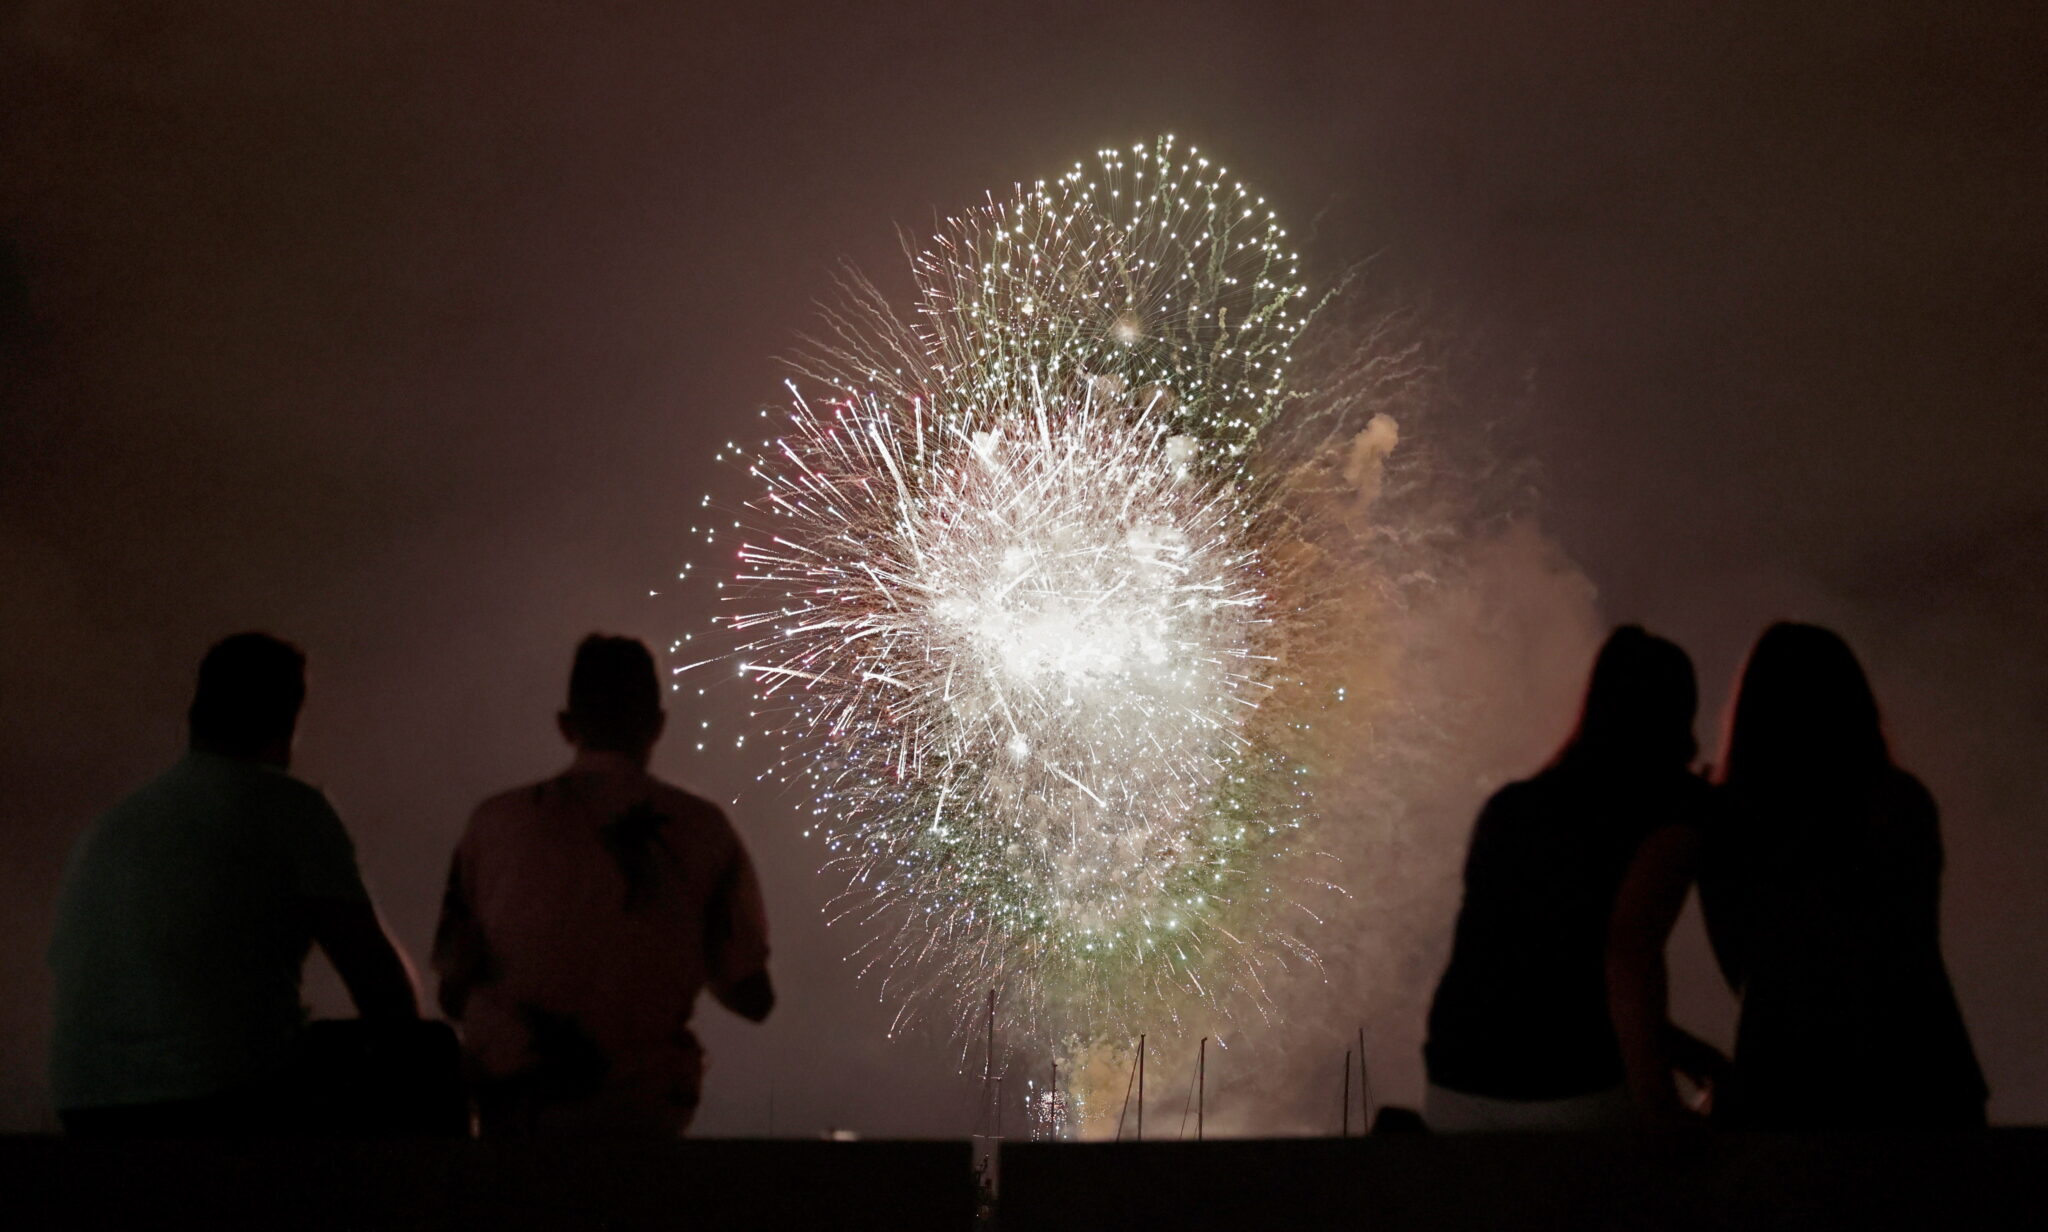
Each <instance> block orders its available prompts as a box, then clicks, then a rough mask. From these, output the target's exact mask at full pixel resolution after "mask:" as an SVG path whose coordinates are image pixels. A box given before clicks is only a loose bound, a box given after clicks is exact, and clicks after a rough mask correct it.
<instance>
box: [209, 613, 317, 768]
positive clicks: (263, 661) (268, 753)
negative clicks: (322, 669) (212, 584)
mask: <svg viewBox="0 0 2048 1232" xmlns="http://www.w3.org/2000/svg"><path fill="white" fill-rule="evenodd" d="M305 700H306V656H305V653H304V652H303V651H301V650H300V649H299V648H298V647H297V646H294V645H292V644H291V643H290V642H286V641H282V640H280V639H278V638H274V637H272V636H270V635H269V634H267V633H237V634H235V635H234V636H233V637H230V638H227V639H225V640H223V641H221V642H220V643H218V644H217V645H215V646H214V648H213V649H211V650H209V651H207V652H206V658H204V659H202V660H201V661H200V663H199V685H198V687H197V688H196V689H195V690H193V694H192V709H191V710H190V711H189V712H188V718H189V720H190V723H191V730H192V747H193V748H195V749H199V750H201V751H203V752H208V753H219V754H222V755H224V756H227V757H243V758H249V759H251V760H255V761H267V762H272V763H274V764H276V765H279V766H289V765H290V764H291V757H292V736H293V733H294V732H295V731H296V730H297V728H298V722H299V707H300V706H301V705H302V704H304V702H305Z"/></svg>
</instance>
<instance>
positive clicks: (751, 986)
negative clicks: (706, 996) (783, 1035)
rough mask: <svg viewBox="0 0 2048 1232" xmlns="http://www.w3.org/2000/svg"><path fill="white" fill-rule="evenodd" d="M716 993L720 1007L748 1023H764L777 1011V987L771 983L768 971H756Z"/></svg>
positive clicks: (719, 989)
mask: <svg viewBox="0 0 2048 1232" xmlns="http://www.w3.org/2000/svg"><path fill="white" fill-rule="evenodd" d="M716 992H717V996H718V1003H719V1004H720V1005H723V1006H724V1007H725V1008H727V1009H729V1010H731V1011H732V1012H733V1013H735V1014H738V1015H739V1016H740V1017H742V1018H744V1019H746V1020H747V1021H748V1022H764V1021H766V1020H767V1018H768V1015H769V1014H771V1013H773V1012H774V1011H775V985H774V984H773V983H772V982H770V981H769V979H768V973H767V972H766V971H756V972H755V973H754V974H752V975H750V976H747V977H746V978H744V979H740V980H735V981H733V982H732V983H731V984H728V985H725V986H723V987H720V988H718V989H717V990H716Z"/></svg>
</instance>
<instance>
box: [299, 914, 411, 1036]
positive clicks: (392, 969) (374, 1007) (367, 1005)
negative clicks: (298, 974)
mask: <svg viewBox="0 0 2048 1232" xmlns="http://www.w3.org/2000/svg"><path fill="white" fill-rule="evenodd" d="M313 939H314V940H315V941H316V942H318V943H319V945H320V948H321V950H323V951H324V952H325V953H326V954H327V959H328V961H329V962H331V963H333V964H334V970H335V973H336V974H338V975H339V976H341V982H342V983H343V984H344V985H346V986H347V987H348V991H349V996H350V998H351V999H352V1000H354V1001H355V1003H356V1012H357V1013H358V1014H360V1015H361V1016H362V1017H364V1018H418V1017H419V1013H420V1005H419V989H418V984H417V982H416V981H415V980H414V978H413V974H412V966H411V964H410V963H408V962H407V961H406V958H405V954H404V952H403V951H401V950H400V949H399V948H398V946H397V944H396V943H395V942H393V941H392V940H391V937H390V936H389V934H387V933H386V932H385V931H384V924H383V921H381V920H379V919H378V918H377V912H376V909H375V908H374V907H372V906H370V904H368V903H367V902H327V903H319V904H316V905H315V906H314V907H313Z"/></svg>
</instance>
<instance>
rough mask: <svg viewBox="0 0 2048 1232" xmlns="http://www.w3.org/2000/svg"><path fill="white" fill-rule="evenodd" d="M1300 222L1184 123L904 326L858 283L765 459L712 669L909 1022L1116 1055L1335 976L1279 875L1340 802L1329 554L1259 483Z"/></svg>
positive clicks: (1280, 405)
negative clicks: (1317, 813) (1323, 570)
mask: <svg viewBox="0 0 2048 1232" xmlns="http://www.w3.org/2000/svg"><path fill="white" fill-rule="evenodd" d="M1285 238H1286V233H1285V231H1284V230H1283V229H1281V227H1280V225H1279V222H1278V220H1277V218H1276V217H1275V215H1274V213H1273V211H1271V210H1268V209H1266V208H1265V206H1264V202H1263V199H1261V198H1257V197H1255V196H1254V195H1252V194H1251V193H1249V192H1248V191H1247V190H1245V189H1244V188H1243V187H1242V186H1240V185H1237V184H1235V183H1231V182H1228V181H1227V180H1226V176H1225V172H1224V169H1223V168H1221V167H1211V166H1210V164H1209V162H1208V160H1206V159H1203V158H1201V157H1200V156H1199V155H1197V154H1196V153H1195V152H1194V151H1192V150H1189V151H1186V152H1185V153H1184V154H1182V153H1179V152H1177V151H1176V150H1175V148H1174V144H1173V142H1172V140H1171V139H1170V138H1169V139H1165V140H1162V141H1160V142H1158V143H1156V144H1154V145H1150V146H1141V147H1138V148H1136V149H1134V150H1132V151H1129V152H1128V153H1126V152H1123V151H1114V150H1112V151H1104V152H1102V153H1101V154H1100V155H1099V156H1098V159H1097V165H1096V166H1094V167H1093V168H1086V167H1079V166H1077V167H1076V168H1075V169H1074V170H1073V171H1072V172H1070V173H1069V174H1067V175H1065V176H1062V177H1060V178H1059V179H1057V180H1056V181H1052V182H1050V183H1046V182H1040V183H1037V184H1034V185H1032V186H1030V187H1028V188H1023V187H1020V188H1019V189H1018V190H1016V192H1015V193H1014V194H1012V195H1011V196H1010V197H1008V198H1005V199H1000V200H997V199H991V200H990V201H989V202H988V203H987V204H986V205H985V206H983V207H981V208H978V209H976V210H973V211H970V212H968V213H966V214H964V215H962V216H960V217H958V218H955V219H951V220H948V221H947V222H946V223H944V224H942V225H941V227H940V228H939V230H938V233H937V234H936V235H935V236H934V237H933V239H932V241H931V242H930V244H929V246H927V247H925V248H923V249H921V250H915V251H913V252H912V268H913V273H914V276H915V278H916V282H917V288H918V291H917V296H916V299H915V302H914V312H913V313H911V314H910V316H909V317H908V318H905V317H903V316H899V315H898V314H897V313H896V312H895V311H894V310H893V308H892V307H891V305H890V304H888V303H887V301H886V300H885V299H884V298H883V296H882V295H881V294H880V293H879V292H878V291H876V290H875V288H874V287H873V285H872V284H870V283H868V282H866V281H865V280H864V279H861V278H859V277H858V276H855V275H849V276H848V277H847V279H846V280H845V287H846V290H847V292H848V295H847V300H846V303H845V305H844V306H843V307H842V308H840V309H838V310H835V311H832V312H830V313H828V315H827V326H828V332H827V339H826V341H824V342H822V343H820V344H818V345H816V346H815V347H814V348H813V349H812V351H811V352H810V355H809V358H808V359H806V360H804V361H802V362H800V363H799V365H798V367H799V370H800V372H801V373H802V374H803V375H804V376H805V377H806V378H809V382H810V383H809V384H808V385H795V384H793V385H792V392H793V402H792V406H791V409H790V412H789V415H788V428H787V430H786V431H785V432H784V433H783V434H782V435H781V436H780V437H778V438H775V439H771V440H769V441H766V442H763V444H762V446H761V447H760V448H759V449H758V450H756V451H736V452H737V453H739V454H740V455H741V456H742V457H743V459H744V460H745V461H746V462H747V464H748V469H749V475H750V478H751V480H752V481H753V483H754V484H755V485H756V486H755V494H754V496H753V497H752V498H751V499H749V500H748V501H747V502H746V504H745V507H744V511H743V512H742V513H741V515H740V516H739V517H738V518H737V520H736V521H737V523H738V525H739V526H740V528H741V533H742V537H743V539H744V544H743V546H742V547H741V548H740V550H739V553H738V555H739V560H740V563H741V567H740V571H739V573H738V575H737V576H736V577H735V578H733V579H732V585H731V586H730V587H728V588H726V589H725V590H724V591H723V597H725V598H728V599H731V600H732V601H733V603H734V606H735V613H736V614H730V615H725V616H721V617H720V620H719V623H720V625H721V628H722V631H723V634H724V636H726V637H728V638H730V639H732V640H731V643H730V646H731V647H732V649H731V650H730V653H729V654H728V655H723V656H721V657H720V658H719V659H717V660H715V661H720V662H736V663H737V666H738V669H739V673H740V675H741V676H742V677H743V678H744V679H745V680H746V681H747V682H748V683H749V684H750V685H751V686H752V688H753V690H754V693H755V696H756V698H757V701H758V704H757V706H756V708H755V710H756V713H757V715H758V716H760V717H761V718H762V719H763V720H764V732H765V734H767V735H769V736H770V737H771V738H772V739H773V740H774V742H775V743H776V744H777V745H778V746H779V748H780V750H781V751H780V753H779V756H778V760H777V762H776V765H775V768H774V771H773V773H774V774H775V775H776V776H778V777H781V778H783V779H785V780H788V781H790V782H792V783H794V784H796V785H798V786H799V787H800V788H801V789H802V792H803V797H804V800H805V803H804V805H803V806H802V807H803V808H805V809H806V810H807V811H808V812H809V814H810V815H811V818H812V821H811V827H810V829H809V830H808V831H807V833H811V834H815V835H817V836H818V837H820V838H822V840H823V843H824V845H825V847H826V850H827V853H828V854H827V864H826V867H827V868H828V869H829V870H832V871H834V872H836V873H839V874H841V875H843V876H844V877H845V879H846V892H845V893H844V894H843V895H842V896H841V897H840V899H839V900H838V902H837V905H836V907H835V913H834V919H835V921H837V922H840V923H846V924H851V925H853V926H854V927H855V928H856V929H857V930H859V931H860V932H861V933H862V934H863V936H864V940H863V941H862V943H861V944H860V945H859V947H858V949H857V953H858V954H859V955H860V957H861V960H862V964H863V970H864V971H866V972H870V973H873V974H875V975H877V976H878V977H879V978H880V980H881V984H882V989H883V991H884V995H886V996H891V997H893V998H895V999H897V1000H898V1002H899V1003H900V1005H901V1006H902V1014H901V1015H900V1016H899V1021H901V1020H902V1019H903V1018H907V1017H909V1016H912V1015H915V1014H916V1013H917V1012H918V1011H919V1010H920V1009H921V1008H923V1007H928V1006H942V1007H950V1008H951V1016H952V1017H953V1020H954V1024H955V1026H956V1028H962V1029H964V1028H965V1027H966V1026H967V1024H968V1023H969V1022H970V1021H971V1018H972V1015H973V1010H974V1007H976V1006H978V1005H979V1004H980V1003H981V998H982V997H983V995H984V994H985V992H986V990H988V989H990V988H996V989H998V990H999V992H1000V994H1001V1003H1002V1005H1003V1007H1004V1010H1005V1014H1006V1017H1007V1019H1008V1021H1009V1022H1010V1023H1011V1025H1012V1026H1013V1028H1021V1029H1022V1031H1023V1032H1024V1034H1025V1035H1026V1036H1027V1037H1029V1038H1033V1039H1036V1040H1038V1041H1039V1042H1041V1043H1051V1042H1053V1041H1056V1040H1060V1039H1068V1038H1076V1037H1078V1038H1082V1039H1088V1038H1109V1037H1112V1036H1114V1035H1117V1034H1119V1033H1121V1032H1123V1031H1124V1030H1126V1029H1127V1028H1128V1027H1129V1026H1130V1025H1131V1024H1132V1023H1133V1022H1143V1021H1148V1020H1149V1021H1159V1020H1160V1019H1161V1018H1162V1017H1164V1018H1166V1019H1178V1017H1179V1016H1180V1015H1181V1014H1182V1013H1183V1012H1185V1011H1186V1010H1187V1009H1188V1008H1190V1007H1192V1006H1194V1005H1198V1004H1199V1005H1207V1006H1209V1007H1212V1008H1215V1009H1219V1010H1224V1011H1229V1010H1232V1009H1236V1008H1239V1007H1241V1006H1243V1005H1247V1004H1248V1005H1251V1006H1255V1007H1258V1008H1259V1009H1261V1010H1264V1009H1265V1008H1266V1005H1267V997H1266V982H1267V979H1268V976H1269V975H1270V973H1271V971H1272V970H1273V969H1274V968H1275V967H1276V966H1278V965H1282V964H1286V963H1289V962H1294V961H1309V962H1313V961H1314V956H1313V953H1312V952H1311V951H1310V950H1309V949H1308V947H1307V946H1305V945H1304V944H1303V943H1302V942H1300V941H1299V940H1298V939H1296V938H1295V937H1294V936H1293V934H1292V932H1291V931H1290V930H1289V929H1288V928H1286V927H1284V926H1283V925H1282V923H1281V921H1280V916H1281V913H1282V911H1283V909H1284V908H1286V906H1287V901H1286V898H1287V896H1286V893H1285V890H1284V883H1283V879H1282V878H1280V877H1278V876H1276V875H1275V870H1276V868H1278V866H1279V862H1280V861H1281V860H1282V859H1284V858H1285V857H1286V856H1287V855H1288V854H1289V853H1290V851H1291V850H1293V848H1294V847H1295V845H1296V844H1295V842H1294V839H1295V837H1296V835H1297V834H1298V832H1299V831H1300V830H1301V829H1302V828H1303V826H1304V825H1305V823H1306V822H1308V821H1309V820H1310V819H1311V817H1312V813H1311V806H1310V793H1309V787H1308V783H1307V781H1306V776H1308V775H1309V774H1310V767H1309V766H1308V765H1307V764H1305V763H1304V761H1303V759H1302V756H1301V753H1302V749H1303V747H1304V745H1303V741H1302V739H1301V737H1302V734H1303V732H1304V731H1305V729H1306V727H1307V723H1306V722H1304V720H1303V714H1304V710H1303V707H1302V705H1301V704H1300V695H1301V692H1302V689H1303V687H1304V685H1305V682H1304V680H1303V679H1302V673H1301V671H1300V665H1299V663H1298V662H1297V663H1296V664H1295V665H1294V666H1293V667H1291V668H1290V666H1289V664H1288V660H1289V658H1290V657H1294V658H1297V659H1298V657H1299V656H1298V653H1297V651H1298V646H1299V645H1300V644H1301V642H1302V640H1303V639H1302V637H1301V631H1300V628H1299V626H1300V625H1301V623H1302V622H1303V620H1304V619H1305V618H1306V617H1307V616H1308V615H1309V614H1310V609H1311V607H1312V606H1313V605H1312V604H1309V603H1306V602H1304V601H1303V598H1302V596H1303V595H1304V594H1305V593H1307V592H1306V591H1305V590H1304V588H1303V586H1302V576H1301V575H1302V574H1303V573H1304V571H1305V570H1306V569H1307V568H1308V567H1309V565H1311V564H1312V563H1313V562H1312V560H1311V558H1312V556H1313V553H1305V552H1304V551H1303V550H1302V544H1303V543H1304V538H1303V536H1302V535H1301V534H1300V533H1299V527H1298V525H1297V521H1298V511H1296V510H1294V509H1293V508H1292V507H1291V506H1290V502H1289V501H1288V499H1286V496H1285V491H1284V489H1285V488H1286V483H1285V481H1284V478H1283V477H1276V476H1275V475H1272V474H1268V473H1266V471H1264V470H1262V468H1261V455H1262V452H1263V446H1264V441H1262V434H1265V433H1267V432H1268V431H1269V429H1271V428H1272V427H1273V426H1274V425H1275V423H1276V421H1278V420H1281V419H1282V418H1283V417H1284V416H1285V415H1286V414H1287V413H1288V408H1289V403H1290V399H1291V397H1292V394H1291V392H1290V389H1289V385H1288V382H1287V380H1286V369H1287V364H1288V361H1289V348H1290V346H1291V345H1292V343H1293V341H1294V339H1295V337H1296V335H1297V334H1298V332H1299V331H1300V329H1301V327H1302V326H1303V324H1304V323H1305V321H1306V318H1307V311H1306V308H1305V301H1304V296H1305V294H1306V289H1305V288H1304V287H1303V286H1302V285H1301V284H1300V282H1299V279H1298V271H1297V258H1296V257H1295V255H1294V254H1293V253H1292V252H1291V251H1290V250H1288V248H1287V247H1286V244H1285ZM1341 694H1342V690H1339V691H1338V695H1339V696H1341ZM1290 697H1291V698H1292V699H1293V700H1292V701H1290V700H1289V698H1290Z"/></svg>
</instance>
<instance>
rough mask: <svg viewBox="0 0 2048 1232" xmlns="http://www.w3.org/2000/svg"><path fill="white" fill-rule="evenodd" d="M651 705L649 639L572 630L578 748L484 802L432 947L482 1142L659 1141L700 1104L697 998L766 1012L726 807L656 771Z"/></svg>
mask: <svg viewBox="0 0 2048 1232" xmlns="http://www.w3.org/2000/svg"><path fill="white" fill-rule="evenodd" d="M665 719H666V716H665V715H664V714H663V712H662V709H661V693H660V686H659V684H658V683H657V681H656V678H655V674H654V661H653V659H652V658H651V657H650V656H649V655H648V653H647V648H646V647H645V646H642V645H641V644H640V643H639V642H637V641H634V640H632V639H630V638H620V637H600V636H597V635H595V634H593V635H592V636H590V637H588V638H585V639H584V641H583V644H582V645H581V646H579V647H577V650H576V663H575V667H574V668H573V670H572V671H571V672H570V676H569V708H568V709H567V710H565V711H563V712H562V713H561V714H560V716H558V722H559V724H560V727H561V732H562V736H563V738H564V739H565V740H567V741H568V742H569V743H570V744H571V745H573V746H574V747H575V749H576V758H575V761H574V762H572V763H571V764H570V766H569V768H568V770H566V771H564V772H563V773H562V774H560V775H558V776H556V777H555V778H552V779H549V780H548V781H546V782H544V783H538V784H535V785H534V786H531V787H521V788H519V789H517V790H515V791H508V792H506V793H504V794H503V795H499V796H495V797H493V798H491V799H489V800H486V801H485V802H484V803H483V804H482V805H481V806H480V807H478V809H477V811H476V813H475V815H474V816H472V817H471V818H470V821H469V827H468V829H467V830H465V831H464V833H463V836H462V842H461V844H460V845H459V846H458V847H457V848H456V851H455V859H454V863H453V866H452V867H451V868H450V869H449V873H448V892H447V896H446V898H445V899H444V901H443V904H442V909H441V926H440V930H439V932H438V934H437V935H436V938H435V942H434V965H435V967H436V969H437V970H438V971H439V972H440V974H441V989H440V995H441V1007H442V1008H443V1009H444V1010H445V1011H447V1013H448V1015H449V1017H451V1018H458V1019H461V1020H462V1023H463V1045H464V1048H465V1050H466V1051H467V1053H468V1055H469V1059H470V1066H471V1071H472V1075H473V1078H474V1080H475V1082H476V1091H477V1108H478V1112H479V1114H480V1120H481V1123H482V1129H483V1132H484V1134H485V1135H486V1136H492V1135H517V1134H599V1135H642V1136H648V1135H651V1136H669V1137H673V1136H674V1135H676V1134H679V1133H681V1132H683V1131H684V1130H685V1129H687V1128H688V1126H689V1123H690V1118H691V1116H692V1115H693V1114H694V1113H695V1111H696V1108H697V1097H698V1088H699V1083H700V1080H701V1078H702V1073H703V1052H702V1050H701V1049H699V1048H698V1046H697V1040H696V1037H695V1036H694V1035H692V1034H691V1032H690V1025H689V1024H690V1014H691V1011H692V1009H693V1008H694V1007H695V1005H696V1001H697V993H698V991H699V990H700V989H703V988H706V987H708V988H709V989H710V990H711V993H712V995H713V996H714V997H716V998H717V999H718V1001H719V1002H720V1003H721V1004H723V1005H724V1006H726V1008H728V1009H730V1010H732V1011H733V1012H734V1013H736V1014H739V1015H740V1016H742V1017H744V1018H747V1019H750V1020H752V1021H754V1022H759V1021H761V1020H762V1019H764V1018H766V1017H767V1016H768V1012H769V1011H770V1010H771V1009H773V1008H774V1005H775V992H774V989H773V987H772V986H771V985H770V984H769V981H768V929H767V922H766V919H765V916H764V913H763V910H762V903H761V890H760V886H759V884H758V883H757V882H756V881H755V879H754V870H753V866H752V865H751V863H750V862H749V861H748V859H747V853H746V849H745V847H743V846H742V845H741V843H740V839H739V835H738V834H736V833H734V831H733V828H732V826H731V824H730V823H729V822H727V821H726V819H725V815H724V814H723V813H721V812H720V811H719V810H718V809H717V808H716V807H714V806H713V805H711V804H709V803H707V802H706V801H703V800H700V799H698V798H697V797H696V796H693V795H691V794H690V793H688V792H686V791H683V790H681V789H679V788H676V787H671V786H669V785H668V784H666V783H663V782H661V781H660V780H658V779H655V778H654V777H652V776H651V775H649V774H648V773H647V760H648V756H649V754H650V753H651V752H652V751H653V748H654V743H655V741H656V740H657V739H659V738H660V736H661V731H662V725H663V722H664V721H665Z"/></svg>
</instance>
